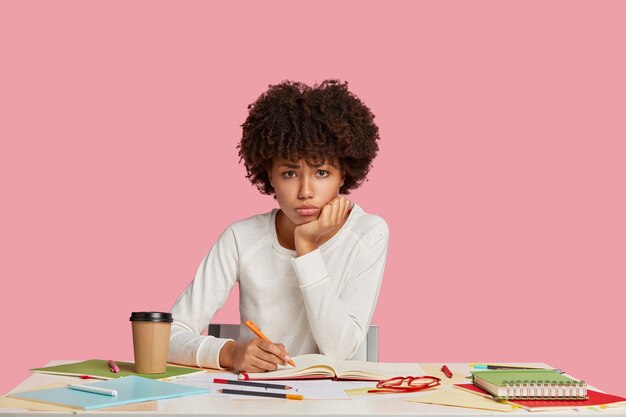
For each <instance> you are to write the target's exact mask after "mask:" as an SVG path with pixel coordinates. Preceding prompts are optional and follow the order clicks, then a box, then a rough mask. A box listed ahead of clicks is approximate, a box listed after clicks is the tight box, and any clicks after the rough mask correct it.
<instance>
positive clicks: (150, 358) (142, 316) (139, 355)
mask: <svg viewBox="0 0 626 417" xmlns="http://www.w3.org/2000/svg"><path fill="white" fill-rule="evenodd" d="M130 321H131V322H132V327H133V350H134V352H135V372H137V373H138V374H161V373H163V372H165V371H166V370H167V353H168V349H169V343H170V329H171V327H172V321H173V319H172V314H171V313H159V312H153V311H151V312H133V313H132V314H131V316H130Z"/></svg>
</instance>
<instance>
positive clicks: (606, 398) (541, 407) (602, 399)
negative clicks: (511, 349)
mask: <svg viewBox="0 0 626 417" xmlns="http://www.w3.org/2000/svg"><path fill="white" fill-rule="evenodd" d="M454 387H455V388H459V389H462V390H465V391H469V392H471V393H474V394H478V395H482V396H484V397H488V398H493V396H492V395H491V394H489V393H488V392H487V391H485V390H484V389H482V388H480V387H477V386H476V385H474V384H455V385H454ZM587 395H588V396H589V399H587V400H507V403H510V404H517V405H519V406H520V407H522V408H524V409H526V410H528V411H554V410H561V409H563V410H571V409H573V408H581V407H593V406H599V405H607V404H615V403H619V402H624V406H626V398H622V397H619V396H617V395H612V394H605V393H603V392H598V391H593V390H590V389H588V390H587Z"/></svg>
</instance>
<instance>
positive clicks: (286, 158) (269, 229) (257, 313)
mask: <svg viewBox="0 0 626 417" xmlns="http://www.w3.org/2000/svg"><path fill="white" fill-rule="evenodd" d="M248 108H249V110H250V111H249V115H248V117H247V119H246V121H245V122H244V124H243V125H242V126H243V137H242V139H241V142H240V144H239V155H240V157H241V160H243V162H244V164H245V167H246V170H247V178H248V179H249V180H250V181H251V182H252V184H254V185H256V186H257V188H258V189H259V191H260V192H261V193H263V194H268V195H274V198H275V199H276V200H277V202H278V206H279V209H274V210H272V211H271V212H269V213H264V214H259V215H256V216H253V217H250V218H248V219H245V220H241V221H238V222H235V223H233V224H231V225H230V226H229V227H228V228H227V229H226V230H225V231H224V232H223V233H222V235H221V236H220V238H219V239H218V240H217V242H216V243H215V245H214V246H213V248H212V249H211V250H210V251H209V253H208V254H207V255H206V256H205V257H204V259H203V260H202V263H201V264H200V267H199V268H198V272H197V273H196V276H195V278H194V280H193V281H192V282H191V283H190V284H189V286H188V287H187V288H186V289H185V291H184V292H183V294H182V295H181V296H180V297H179V298H178V301H176V304H175V305H174V307H173V308H172V314H173V317H174V323H173V326H172V333H171V337H170V349H169V355H170V356H169V360H170V362H175V363H180V364H185V365H192V366H200V367H208V368H218V369H220V368H232V369H235V370H241V371H249V372H262V371H268V370H274V369H276V367H277V365H279V364H281V365H282V364H286V363H287V362H288V361H289V360H290V354H292V355H301V354H306V353H318V352H319V353H322V354H325V355H329V356H331V357H334V358H337V359H349V358H351V357H352V356H353V355H354V354H355V352H356V351H357V349H358V348H359V346H360V345H361V343H362V342H363V341H364V340H365V336H366V334H367V331H368V328H369V325H370V321H371V318H372V314H373V312H374V307H375V305H376V300H377V298H378V291H379V288H380V284H381V280H382V276H383V271H384V267H385V260H386V257H387V242H388V237H389V230H388V227H387V224H386V223H385V221H384V220H383V219H382V218H380V217H378V216H376V215H373V214H368V213H366V212H365V211H363V209H362V208H361V207H360V206H359V205H357V204H354V203H351V202H350V201H349V200H348V199H346V198H345V197H344V196H343V195H346V194H348V193H349V192H350V190H352V189H355V188H357V187H359V186H360V185H361V183H362V182H363V181H364V180H365V178H366V175H367V173H368V172H369V170H370V168H371V164H372V160H373V159H374V157H375V156H376V153H377V151H378V145H377V140H378V139H379V134H378V127H377V126H376V124H375V123H374V115H373V114H372V113H371V111H370V110H369V109H368V108H367V107H366V106H365V105H364V104H363V103H362V102H361V100H360V99H359V98H358V97H356V96H355V95H354V94H352V93H351V92H350V91H349V90H348V85H347V83H341V82H339V81H337V80H326V81H324V82H322V83H321V84H320V85H315V86H314V87H309V86H307V85H305V84H302V83H298V82H291V81H285V82H283V83H281V84H278V85H274V86H270V88H269V89H268V90H267V91H266V92H265V93H263V94H262V95H261V96H260V97H259V98H258V99H257V101H256V102H255V103H253V104H251V105H250V106H249V107H248ZM235 283H239V294H240V295H239V302H240V305H239V309H240V315H241V321H242V322H244V321H245V320H252V321H254V322H255V323H256V324H257V325H258V326H259V327H260V328H261V329H262V330H263V331H264V333H265V334H267V335H268V336H269V337H270V338H271V339H272V340H273V341H280V342H282V343H270V342H266V341H264V340H262V339H259V338H256V337H255V336H254V335H253V333H252V332H250V331H249V330H248V329H247V328H246V327H242V331H241V335H242V336H241V338H240V340H239V341H233V340H229V339H219V338H215V337H212V336H204V335H202V332H203V331H205V330H206V329H207V327H208V325H209V322H210V321H211V319H212V318H213V316H214V315H215V313H216V311H217V310H218V309H219V308H220V307H221V306H222V305H223V304H224V302H225V300H226V298H227V296H228V293H229V291H230V290H231V288H232V287H233V285H235Z"/></svg>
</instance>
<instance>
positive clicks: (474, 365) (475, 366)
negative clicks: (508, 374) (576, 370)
mask: <svg viewBox="0 0 626 417" xmlns="http://www.w3.org/2000/svg"><path fill="white" fill-rule="evenodd" d="M470 367H471V368H473V369H520V370H523V369H541V370H546V371H554V372H557V373H559V374H564V373H565V371H562V370H560V369H551V368H534V367H531V366H511V365H488V364H484V363H470Z"/></svg>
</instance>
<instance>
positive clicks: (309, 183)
mask: <svg viewBox="0 0 626 417" xmlns="http://www.w3.org/2000/svg"><path fill="white" fill-rule="evenodd" d="M268 173H269V177H270V181H271V183H272V186H273V187H274V191H275V193H276V200H278V205H279V206H280V209H281V210H282V211H283V213H284V214H285V215H286V216H287V218H289V220H291V221H292V222H293V223H294V224H295V225H300V224H304V223H308V222H311V221H313V220H316V219H317V218H318V216H319V214H320V212H321V210H322V208H323V207H324V206H325V205H326V204H327V203H329V202H330V201H331V200H332V199H333V198H335V197H337V196H338V195H339V188H340V187H341V186H342V185H343V179H344V176H343V175H342V172H341V168H340V167H339V164H338V163H335V164H331V163H326V162H321V163H315V162H313V161H306V160H304V159H300V160H299V161H295V162H294V161H288V160H286V159H282V158H280V159H279V158H276V159H274V161H273V162H272V167H271V169H270V170H269V172H268Z"/></svg>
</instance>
